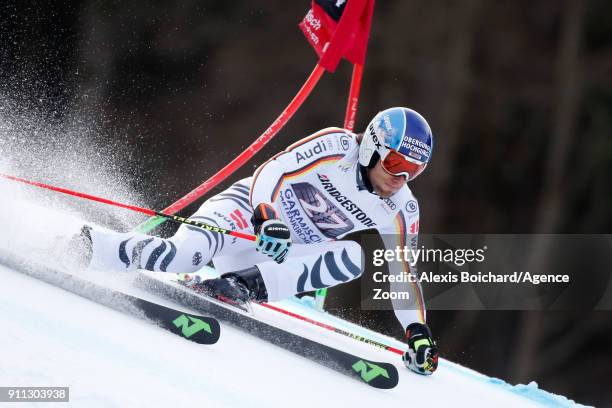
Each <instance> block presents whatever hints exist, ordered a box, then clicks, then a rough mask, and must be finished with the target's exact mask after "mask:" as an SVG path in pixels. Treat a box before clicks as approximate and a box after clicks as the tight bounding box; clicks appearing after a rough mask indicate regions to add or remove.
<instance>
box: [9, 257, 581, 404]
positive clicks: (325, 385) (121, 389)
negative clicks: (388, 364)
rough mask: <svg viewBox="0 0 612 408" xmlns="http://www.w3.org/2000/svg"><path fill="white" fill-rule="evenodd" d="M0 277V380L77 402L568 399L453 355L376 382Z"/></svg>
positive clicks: (259, 345)
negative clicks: (510, 382)
mask: <svg viewBox="0 0 612 408" xmlns="http://www.w3.org/2000/svg"><path fill="white" fill-rule="evenodd" d="M0 281H1V282H2V285H0V327H2V332H3V335H2V336H0V361H2V364H1V365H0V384H2V385H4V386H68V387H70V405H72V406H79V407H157V406H160V407H162V406H173V407H190V406H196V405H197V406H230V407H259V406H261V407H266V408H269V407H271V406H289V405H290V406H294V407H300V406H312V404H315V403H317V404H318V403H324V404H326V405H327V404H329V405H330V406H333V405H335V406H384V407H395V406H397V407H400V406H401V407H405V406H406V405H407V404H410V405H413V404H416V405H427V406H436V407H437V406H450V405H452V406H470V407H475V406H483V407H484V406H496V407H531V406H566V405H570V404H571V403H570V401H568V400H566V399H564V398H562V397H555V396H552V395H550V394H546V393H543V392H542V391H539V390H537V388H534V387H533V386H532V387H529V386H525V387H524V392H523V395H520V394H521V392H520V391H516V390H515V389H514V388H511V387H510V386H507V385H504V383H502V382H500V381H491V380H490V379H488V378H486V377H484V376H481V375H480V374H477V373H475V372H473V371H470V370H467V369H465V368H463V367H460V366H457V365H455V364H452V363H450V362H447V361H443V362H442V363H441V365H440V368H439V370H438V372H436V374H435V375H434V376H432V377H422V376H419V375H416V374H413V373H411V372H409V371H408V370H406V369H405V368H403V367H401V366H400V364H401V362H398V363H400V364H398V369H400V381H399V385H398V386H397V387H396V388H395V389H393V390H385V391H383V390H377V389H374V388H371V387H368V386H367V385H365V384H363V383H360V382H358V381H355V380H353V379H350V378H348V377H345V376H343V375H342V374H339V373H336V372H335V371H332V370H330V369H327V368H325V367H322V366H321V365H319V364H316V363H313V362H310V361H309V360H307V359H304V358H302V357H299V356H296V355H294V354H292V353H290V352H287V351H285V350H282V349H280V348H278V347H276V346H273V345H270V344H268V343H266V342H264V341H261V340H258V339H256V338H254V337H252V336H249V335H248V334H245V333H243V332H241V331H239V330H237V329H234V328H232V327H229V326H227V325H222V334H221V339H220V340H219V342H218V343H217V344H215V345H213V346H201V345H198V344H195V343H191V342H189V341H186V340H184V339H182V338H180V337H178V336H175V335H173V334H171V333H168V332H165V331H164V330H161V329H160V328H158V327H156V326H154V325H152V324H151V323H148V322H146V321H142V320H139V319H136V318H132V317H129V316H126V315H123V314H121V313H119V312H116V311H114V310H111V309H109V308H107V307H104V306H102V305H99V304H97V303H94V302H91V301H89V300H86V299H84V298H81V297H79V296H77V295H74V294H72V293H69V292H66V291H64V290H62V289H59V288H56V287H54V286H51V285H49V284H46V283H44V282H41V281H39V280H36V279H34V278H32V277H29V276H26V275H23V274H21V273H18V272H16V271H13V270H10V269H8V268H6V267H1V266H0ZM347 351H349V350H347ZM392 357H393V356H392ZM389 360H392V358H391V359H389ZM532 391H533V392H532ZM534 392H535V394H542V398H540V401H538V400H537V398H536V399H534V398H533V395H531V394H533V393H534ZM332 404H333V405H332ZM336 404H337V405H336ZM20 406H26V404H23V405H20Z"/></svg>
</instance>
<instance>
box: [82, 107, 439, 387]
mask: <svg viewBox="0 0 612 408" xmlns="http://www.w3.org/2000/svg"><path fill="white" fill-rule="evenodd" d="M360 138H361V140H360ZM432 147H433V146H432V133H431V130H430V128H429V125H428V124H427V122H426V121H425V119H424V118H423V117H422V116H421V115H419V114H418V113H417V112H415V111H413V110H410V109H407V108H390V109H387V110H385V111H382V112H380V113H379V114H377V115H376V117H375V118H374V119H373V120H372V121H371V122H370V124H369V125H368V127H367V129H366V131H365V133H364V134H363V135H362V136H361V135H359V136H358V135H356V134H354V133H352V132H350V131H348V130H346V129H340V128H327V129H323V130H321V131H319V132H316V133H314V134H313V135H311V136H308V137H306V138H304V139H302V140H300V141H298V142H297V143H294V144H293V145H291V146H289V147H288V148H287V149H286V150H284V151H282V152H280V153H278V154H277V155H275V156H274V157H272V158H271V159H270V160H268V161H267V162H265V163H264V164H263V165H261V166H260V167H259V168H258V169H257V171H256V172H255V174H254V175H253V176H252V177H249V178H246V179H243V180H240V181H238V182H236V183H234V184H233V185H232V186H231V187H229V188H228V189H227V190H225V191H223V192H222V193H220V194H218V195H216V196H214V197H212V198H210V199H209V200H207V201H206V202H205V203H204V204H203V205H202V206H201V207H200V208H199V209H198V211H197V212H196V213H195V214H193V215H192V216H191V217H190V219H191V220H197V221H201V222H203V223H206V224H211V225H215V226H218V227H220V228H224V229H228V230H235V231H243V232H247V233H250V234H253V233H255V234H256V235H257V242H256V245H255V247H254V246H253V243H252V242H251V241H247V240H242V239H238V238H236V237H233V236H228V235H222V234H217V233H214V232H211V231H208V230H204V229H200V228H197V227H194V226H190V225H181V227H180V228H179V230H178V231H177V233H176V234H175V235H174V236H173V237H172V238H169V239H163V238H159V237H154V236H149V235H144V234H139V233H118V232H114V231H108V230H103V229H101V228H91V227H89V226H86V227H84V232H85V234H83V233H82V235H86V236H87V239H88V240H90V241H91V242H90V244H91V249H92V252H91V256H90V259H89V267H91V268H96V269H113V270H126V269H132V268H143V269H147V270H151V271H163V272H176V273H187V272H194V271H196V270H198V269H199V268H201V267H202V266H203V265H205V264H207V263H209V262H211V261H212V262H213V264H214V266H215V268H216V269H217V270H218V271H220V272H222V273H223V274H222V275H221V277H220V278H217V279H211V280H205V281H203V282H200V283H198V285H200V289H201V290H203V291H205V292H206V293H208V294H210V295H212V296H216V297H220V296H224V297H226V298H230V299H232V298H233V299H240V300H251V301H255V302H274V301H277V300H280V299H283V298H287V297H289V296H292V295H295V294H298V293H301V292H305V291H312V290H316V289H320V288H325V287H331V286H335V285H338V284H341V283H344V282H347V281H350V280H352V279H355V278H357V277H359V276H360V275H361V274H362V272H363V270H364V268H365V263H366V262H368V260H367V258H364V251H363V250H362V247H361V245H360V241H359V239H358V238H355V237H358V236H359V232H364V231H368V232H378V233H379V234H380V236H381V237H382V239H383V242H384V244H385V247H387V248H391V249H395V248H396V247H402V248H403V247H405V246H411V247H416V237H417V233H418V228H419V207H418V203H417V200H416V198H415V197H414V196H413V194H412V192H411V191H410V189H409V187H408V185H407V181H409V180H412V179H414V178H415V177H416V176H418V175H419V173H420V172H422V171H423V169H424V168H425V166H426V165H427V163H428V162H429V159H430V156H431V151H432ZM254 249H255V250H254ZM389 273H390V274H394V275H400V274H403V273H411V270H410V266H409V264H408V263H394V264H391V263H389ZM397 285H401V286H402V287H401V290H402V291H404V292H408V293H409V295H410V299H409V300H408V303H409V304H408V305H406V304H405V303H406V301H405V300H404V301H403V302H404V304H402V303H401V302H402V301H393V302H394V303H393V306H394V309H395V314H396V316H397V318H398V320H399V322H400V323H401V324H402V326H403V327H404V328H405V330H406V338H405V340H406V342H407V343H408V345H409V349H408V352H406V354H405V355H404V358H403V359H404V362H405V364H406V366H407V367H408V368H410V369H412V370H413V371H415V372H417V373H420V374H426V375H428V374H432V373H433V372H434V371H435V370H436V368H437V362H438V349H437V346H436V344H435V342H434V341H433V339H432V335H431V332H430V330H429V328H428V327H427V325H426V324H425V308H424V301H423V295H422V291H421V287H420V284H419V283H417V282H415V283H406V282H403V283H399V284H393V283H392V284H391V290H398V289H399V288H398V287H397ZM406 285H408V286H409V287H406ZM394 286H396V287H395V288H394Z"/></svg>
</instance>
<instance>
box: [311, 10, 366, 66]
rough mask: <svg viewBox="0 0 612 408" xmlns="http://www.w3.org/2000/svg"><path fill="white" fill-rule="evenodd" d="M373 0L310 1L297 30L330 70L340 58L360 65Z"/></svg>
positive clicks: (321, 63)
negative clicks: (310, 4)
mask: <svg viewBox="0 0 612 408" xmlns="http://www.w3.org/2000/svg"><path fill="white" fill-rule="evenodd" d="M373 12H374V0H313V1H312V6H311V8H310V10H309V11H308V13H307V14H306V16H305V17H304V20H302V22H301V23H300V25H299V26H300V29H301V30H302V32H303V33H304V35H305V36H306V39H307V40H308V42H309V43H310V44H311V45H312V47H313V48H314V49H315V51H316V53H317V55H318V56H319V58H320V61H319V65H321V66H322V67H323V68H325V69H326V70H327V71H329V72H334V71H335V70H336V67H337V66H338V63H339V62H340V59H341V58H345V59H346V60H348V61H349V62H351V63H353V64H359V65H363V64H364V62H365V55H366V50H367V45H368V38H369V36H370V27H371V24H372V14H373Z"/></svg>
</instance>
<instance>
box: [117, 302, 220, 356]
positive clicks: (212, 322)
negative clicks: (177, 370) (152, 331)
mask: <svg viewBox="0 0 612 408" xmlns="http://www.w3.org/2000/svg"><path fill="white" fill-rule="evenodd" d="M118 293H120V295H121V296H122V297H123V298H124V299H125V300H126V301H129V302H131V303H132V304H133V305H134V306H135V307H136V309H137V310H140V311H142V313H143V314H144V316H145V317H146V318H148V319H149V320H151V321H153V322H155V323H157V325H158V326H160V327H162V328H164V329H166V330H168V331H169V332H171V333H174V334H176V335H177V336H180V337H183V338H184V339H187V340H189V341H193V342H195V343H198V344H215V343H216V342H217V340H219V336H220V334H221V326H220V325H219V321H218V320H217V319H215V318H212V317H208V316H200V315H195V314H190V313H186V312H182V311H180V310H177V309H173V308H170V307H167V306H162V305H160V304H158V303H154V302H150V301H148V300H145V299H141V298H138V297H136V296H132V295H128V294H125V293H122V292H118Z"/></svg>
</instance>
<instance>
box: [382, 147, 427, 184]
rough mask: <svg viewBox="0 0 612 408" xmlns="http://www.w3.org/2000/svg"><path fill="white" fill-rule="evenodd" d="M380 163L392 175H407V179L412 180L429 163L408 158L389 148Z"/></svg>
mask: <svg viewBox="0 0 612 408" xmlns="http://www.w3.org/2000/svg"><path fill="white" fill-rule="evenodd" d="M380 164H381V166H382V168H383V170H384V171H386V172H387V173H389V174H390V175H392V176H405V177H406V181H409V180H412V179H413V178H415V177H416V176H418V175H419V174H421V172H422V171H423V170H425V166H426V165H427V163H414V162H411V161H409V160H408V159H406V157H405V156H403V155H402V154H400V153H398V152H396V151H395V150H393V149H389V151H388V152H387V154H385V157H383V158H382V160H381V161H380Z"/></svg>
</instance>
